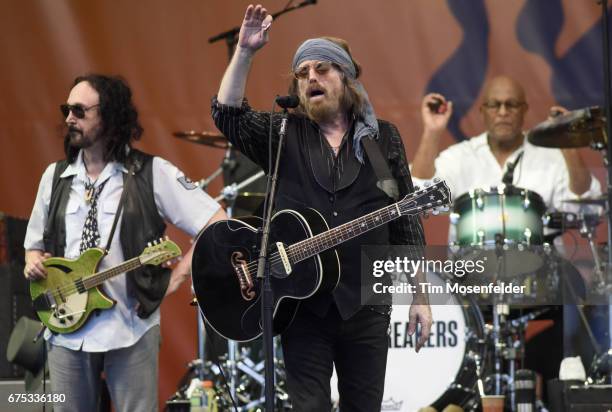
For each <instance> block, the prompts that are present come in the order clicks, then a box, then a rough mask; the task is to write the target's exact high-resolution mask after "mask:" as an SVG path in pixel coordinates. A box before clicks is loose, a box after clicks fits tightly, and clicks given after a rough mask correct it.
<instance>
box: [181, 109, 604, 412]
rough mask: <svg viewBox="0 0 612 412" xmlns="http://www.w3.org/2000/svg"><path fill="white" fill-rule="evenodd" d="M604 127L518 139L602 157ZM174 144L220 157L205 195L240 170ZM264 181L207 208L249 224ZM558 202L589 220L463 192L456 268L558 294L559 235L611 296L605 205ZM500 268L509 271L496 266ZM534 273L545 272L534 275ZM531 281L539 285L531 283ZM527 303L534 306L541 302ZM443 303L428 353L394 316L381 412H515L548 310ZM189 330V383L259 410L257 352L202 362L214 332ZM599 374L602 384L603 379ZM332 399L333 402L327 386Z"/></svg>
mask: <svg viewBox="0 0 612 412" xmlns="http://www.w3.org/2000/svg"><path fill="white" fill-rule="evenodd" d="M604 124H605V119H604V117H603V115H602V111H601V109H599V108H597V107H592V108H586V109H581V110H576V111H572V112H569V113H567V114H564V115H561V116H558V117H556V118H553V119H551V120H548V121H546V122H543V123H541V124H540V125H538V126H536V127H535V128H534V129H532V130H531V131H530V132H529V134H528V136H527V138H528V140H529V142H530V143H532V144H534V145H537V146H543V147H553V148H576V147H587V146H590V147H591V148H593V149H595V150H599V151H603V150H605V149H606V144H607V139H606V136H605V132H604ZM174 135H175V136H176V137H177V138H180V139H184V140H187V141H189V142H192V143H196V144H199V145H203V146H206V147H210V148H215V149H220V150H225V156H224V158H223V161H222V163H221V165H220V167H219V168H218V169H217V170H216V171H215V172H213V173H212V174H211V176H209V177H207V178H204V179H202V180H200V181H199V186H200V187H201V188H202V189H204V190H206V188H207V187H208V184H209V183H210V182H211V181H212V180H213V179H215V178H216V177H217V176H219V175H221V174H224V177H227V176H228V172H231V171H232V170H233V169H234V168H236V163H242V160H238V161H237V160H236V156H237V154H236V152H235V151H234V150H233V149H232V146H231V144H230V143H228V141H227V140H226V139H225V138H224V137H223V136H222V135H221V134H218V133H209V132H200V133H197V132H194V131H189V132H177V133H174ZM263 174H264V173H263V172H262V171H261V170H256V169H251V170H250V171H249V172H248V174H247V175H244V174H243V176H241V179H240V181H239V182H236V180H230V181H231V182H232V183H230V184H229V185H227V186H225V187H224V188H223V190H222V191H221V193H220V194H219V196H218V197H217V198H216V200H224V201H225V204H226V206H227V210H228V215H231V214H232V213H234V210H238V209H239V210H243V211H248V212H250V213H251V214H252V213H253V212H255V210H256V209H257V208H258V207H259V206H260V205H261V203H262V202H263V197H264V196H263V193H262V192H263V191H264V190H262V189H261V188H256V189H253V183H254V182H258V181H259V180H260V178H261V177H262V176H263ZM234 177H235V176H234ZM226 182H228V180H226ZM566 202H567V203H568V204H575V205H578V206H588V208H582V207H580V208H578V209H580V210H582V209H587V210H589V211H591V213H583V212H581V211H579V212H575V213H574V212H557V211H555V212H548V211H547V210H546V206H545V203H544V201H543V200H542V198H541V197H540V196H539V195H538V194H537V193H536V192H534V191H530V190H527V189H523V188H518V187H514V186H512V185H501V186H499V187H495V188H491V189H490V190H488V189H475V190H472V191H470V192H468V193H466V194H463V195H461V196H459V197H458V198H456V199H455V202H454V208H453V210H452V213H451V215H450V221H451V224H452V225H453V226H454V229H455V231H456V242H455V244H454V245H453V247H454V249H453V248H451V249H452V250H455V251H458V252H457V253H456V255H457V256H460V257H461V258H464V259H466V258H469V259H484V260H486V261H487V262H489V266H488V267H487V270H488V271H490V272H492V273H496V274H497V275H498V279H505V280H508V279H517V278H520V279H521V282H523V283H529V282H531V283H533V284H539V286H538V285H536V286H535V287H534V288H533V289H532V290H533V291H535V292H534V293H535V294H542V293H549V291H551V290H558V289H559V283H560V282H561V280H560V279H559V275H558V272H559V270H558V265H557V260H558V256H557V255H556V252H555V248H554V247H553V246H552V245H553V240H554V238H555V237H556V236H559V235H560V234H563V233H564V232H566V231H569V230H575V231H578V232H579V233H580V235H581V236H582V237H583V238H584V239H586V241H587V242H588V244H589V246H590V248H591V251H592V253H593V262H594V268H593V273H594V274H595V275H594V282H593V283H594V290H595V292H594V293H599V294H602V295H605V296H610V295H611V294H612V290H611V289H610V285H611V284H612V279H611V278H610V274H609V273H610V271H609V270H608V269H609V268H608V267H607V264H606V263H605V262H602V259H601V258H600V257H599V250H598V246H597V245H596V243H595V229H596V227H597V225H598V224H599V223H600V220H601V215H600V214H598V213H592V211H593V209H594V207H601V208H603V209H604V210H607V207H608V205H607V197H606V196H600V197H594V198H586V199H584V198H583V199H575V200H567V201H566ZM600 210H601V209H600ZM503 261H508V262H512V264H511V265H501V264H499V263H500V262H503ZM543 267H545V268H547V270H544V271H542V270H541V268H543ZM536 272H537V273H545V275H544V276H542V275H534V273H536ZM427 276H428V281H429V282H430V283H432V284H436V283H438V284H443V283H444V282H445V281H446V279H444V277H443V276H442V275H440V274H436V273H429V274H428V275H427ZM542 285H545V287H542ZM574 297H575V296H574ZM535 298H536V300H537V301H538V302H542V301H547V300H548V299H549V298H550V297H549V296H544V297H543V296H536V297H535ZM452 299H453V300H454V302H455V304H454V305H433V306H432V312H433V318H434V320H435V321H434V325H433V327H432V330H433V334H432V338H430V339H429V343H430V345H429V346H430V349H429V350H425V351H421V352H420V353H419V354H418V355H415V353H414V349H413V345H412V344H411V343H410V342H412V339H414V338H413V337H412V338H411V337H409V336H407V335H405V331H406V330H407V318H408V316H407V309H406V310H405V311H404V310H402V309H401V307H398V308H395V309H394V311H393V313H392V317H391V325H390V336H389V342H390V344H389V356H388V361H387V376H386V384H385V393H384V396H383V410H394V411H412V410H417V409H418V408H420V407H424V406H427V405H430V406H432V407H433V408H435V409H436V410H442V409H444V407H446V406H447V405H449V404H456V405H460V406H461V407H462V408H463V409H464V410H476V409H479V407H480V398H481V397H482V396H484V395H485V393H487V394H494V395H502V394H504V395H505V396H506V404H507V408H508V409H509V410H517V408H516V399H515V395H516V390H517V388H516V387H515V384H514V383H515V382H516V377H517V374H516V372H517V370H518V369H520V368H521V367H522V364H523V362H524V354H525V332H526V329H527V323H528V322H529V321H530V320H532V319H534V318H536V317H538V316H540V315H542V314H543V313H545V312H547V311H548V310H550V309H549V308H548V307H546V306H542V305H540V306H532V307H531V308H529V309H527V310H525V306H524V302H521V305H522V306H519V307H520V312H519V311H517V310H516V308H517V307H516V306H513V304H514V303H513V302H511V301H503V302H502V301H494V302H492V303H493V304H492V305H491V312H492V313H491V314H490V315H489V318H487V319H486V322H485V316H484V315H483V311H482V310H481V306H479V302H478V301H477V299H475V298H474V297H472V296H466V295H455V296H453V297H452ZM404 312H406V313H404ZM517 313H519V315H518V316H516V314H517ZM513 314H514V315H515V316H512V315H513ZM198 321H199V322H198V332H199V333H198V338H199V339H198V340H199V342H198V348H199V351H198V355H199V359H198V360H196V361H194V362H192V363H191V364H190V366H192V367H191V369H190V372H191V375H190V376H191V377H192V378H198V379H201V380H204V379H211V380H213V382H214V385H215V388H216V390H217V394H218V396H217V403H218V409H219V410H234V409H235V410H237V411H257V410H263V402H264V392H263V386H264V370H263V369H264V367H263V358H262V356H261V354H260V351H259V350H258V349H257V348H256V347H255V346H254V345H252V344H242V343H241V344H238V343H237V342H232V341H227V351H226V352H225V353H223V354H222V356H220V357H219V358H218V360H217V359H215V358H216V357H215V356H209V357H210V358H212V359H207V356H206V352H205V350H204V347H205V346H206V345H207V340H208V338H209V336H210V335H211V333H209V332H212V334H214V331H208V330H206V328H205V325H203V323H202V320H201V316H199V315H198ZM587 327H588V326H587ZM205 331H206V333H205ZM555 344H558V343H555ZM275 345H276V348H275V353H277V354H278V356H277V359H276V361H275V363H276V366H277V367H276V386H277V388H276V402H275V404H276V405H277V410H280V411H283V410H290V400H289V398H288V395H287V392H286V377H285V374H284V368H283V362H282V354H281V351H280V349H279V345H278V342H275ZM595 362H598V367H599V369H598V370H599V371H600V374H599V376H600V377H601V376H602V373H601V365H600V364H602V363H605V362H604V361H601V359H599V358H597V359H595ZM407 370H418V371H419V372H418V373H414V374H410V373H406V371H407ZM605 373H607V374H608V375H607V376H608V377H609V376H611V375H610V374H611V373H612V371H607V372H605V371H604V373H603V374H604V375H605ZM411 379H412V380H414V382H412V381H411ZM600 382H601V380H600ZM187 386H188V385H184V387H182V388H181V390H180V391H179V392H177V394H178V395H181V396H182V397H187V398H188V394H185V390H186V388H187ZM224 388H227V390H225V389H224ZM410 388H418V390H410ZM332 398H333V399H335V400H337V391H336V388H335V385H334V384H333V382H332Z"/></svg>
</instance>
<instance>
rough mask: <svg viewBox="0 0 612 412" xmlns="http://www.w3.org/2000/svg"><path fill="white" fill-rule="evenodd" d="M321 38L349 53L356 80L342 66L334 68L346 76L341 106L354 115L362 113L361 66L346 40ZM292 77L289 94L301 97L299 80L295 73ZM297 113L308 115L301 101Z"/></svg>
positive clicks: (343, 77)
mask: <svg viewBox="0 0 612 412" xmlns="http://www.w3.org/2000/svg"><path fill="white" fill-rule="evenodd" d="M321 38H322V39H326V40H329V41H331V42H333V43H336V44H337V45H338V46H340V47H342V48H343V49H344V50H345V51H346V52H347V53H348V55H349V57H350V58H351V62H352V63H353V65H354V66H355V79H352V78H350V77H349V76H347V74H346V71H345V70H344V69H343V68H342V66H338V65H336V64H334V67H336V68H337V69H339V70H340V71H341V72H342V73H343V74H344V76H342V82H343V84H344V93H343V98H342V102H341V106H342V107H343V108H344V109H346V110H347V111H348V112H349V113H352V114H358V113H361V112H362V110H363V104H364V100H365V99H364V96H363V94H362V93H361V92H360V91H359V89H358V88H357V86H356V79H358V78H359V76H360V75H361V72H362V69H361V65H360V64H359V63H358V62H357V61H356V60H355V59H354V58H353V55H352V53H351V49H350V47H349V45H348V42H347V41H346V40H343V39H340V38H338V37H329V36H323V37H321ZM290 75H291V79H292V80H291V82H290V84H289V91H288V93H289V94H291V95H296V96H298V95H299V88H298V80H297V79H296V78H295V76H294V75H293V73H290ZM295 112H296V113H299V114H304V115H305V114H306V111H305V109H304V106H303V105H302V102H301V100H300V105H299V106H298V107H297V108H296V109H295Z"/></svg>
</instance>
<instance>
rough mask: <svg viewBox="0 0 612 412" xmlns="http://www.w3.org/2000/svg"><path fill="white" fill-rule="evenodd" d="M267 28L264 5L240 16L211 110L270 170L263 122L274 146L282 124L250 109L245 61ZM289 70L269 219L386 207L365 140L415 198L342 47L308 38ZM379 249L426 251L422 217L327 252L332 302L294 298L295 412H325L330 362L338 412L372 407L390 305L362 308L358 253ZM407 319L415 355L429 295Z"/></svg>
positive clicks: (287, 346)
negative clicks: (293, 101)
mask: <svg viewBox="0 0 612 412" xmlns="http://www.w3.org/2000/svg"><path fill="white" fill-rule="evenodd" d="M271 23H272V17H271V16H270V15H268V13H267V11H266V9H265V8H263V7H262V6H260V5H257V6H255V7H254V6H252V5H250V6H249V7H248V8H247V10H246V14H245V17H244V21H243V23H242V27H241V29H240V35H239V39H238V44H237V47H236V51H235V53H234V56H233V58H232V60H231V62H230V64H229V66H228V68H227V70H226V72H225V75H224V77H223V80H222V82H221V86H220V88H219V93H218V95H217V96H216V97H215V98H214V99H213V103H212V114H213V118H214V120H215V123H216V125H217V127H218V128H219V129H220V130H221V131H222V132H223V133H224V134H225V135H226V136H227V138H228V139H229V140H230V141H231V142H232V144H234V146H235V147H236V148H238V149H239V150H240V151H242V152H243V153H244V154H245V155H246V156H248V157H249V158H251V159H252V160H253V161H255V162H256V163H258V164H259V165H260V166H261V167H262V168H264V169H267V168H268V166H267V165H268V149H267V148H268V143H267V142H268V132H269V124H270V121H272V129H273V136H272V139H273V146H274V147H277V144H278V130H279V124H280V120H279V119H278V116H274V117H271V115H270V113H265V112H258V111H254V110H252V109H251V107H250V106H249V105H248V103H247V101H246V99H244V90H245V85H246V79H247V76H248V73H249V69H250V67H251V63H252V61H253V57H254V55H255V53H256V51H257V50H258V49H260V48H261V47H263V46H264V45H265V44H266V43H267V41H268V30H269V28H270V26H271ZM292 71H293V75H294V78H293V80H292V82H291V85H290V88H289V92H290V93H291V94H296V95H298V97H299V100H300V105H299V107H298V108H297V109H296V110H295V112H294V113H292V114H290V116H289V123H288V126H287V139H286V141H285V147H284V149H283V155H282V158H281V163H280V166H279V182H278V188H277V195H276V204H275V209H276V210H281V209H301V208H305V207H310V208H313V209H316V210H317V211H319V213H321V215H322V216H323V217H324V218H325V220H326V221H327V222H328V224H329V226H330V227H336V226H339V225H341V224H343V223H346V222H349V221H351V220H353V219H356V218H358V217H361V216H363V215H365V214H367V213H369V212H372V211H374V210H377V209H380V208H382V207H384V206H386V205H388V204H389V203H391V202H392V200H391V198H390V196H388V195H387V194H386V192H384V191H383V190H380V189H379V188H378V187H377V181H378V180H377V175H376V173H375V170H374V168H373V166H372V163H371V162H370V159H369V158H368V153H366V149H365V148H364V142H365V141H366V140H367V139H373V141H374V142H375V143H376V144H375V145H374V147H375V148H377V149H378V150H380V153H381V154H382V155H383V156H382V157H383V158H384V160H385V161H386V163H387V165H388V168H389V169H390V171H391V174H392V176H393V178H394V179H395V181H396V182H397V188H398V190H399V195H400V196H404V195H406V194H408V193H410V192H412V191H413V190H414V189H413V186H412V180H411V177H410V172H409V170H408V166H407V162H406V155H405V150H404V146H403V144H402V139H401V137H400V135H399V133H398V131H397V129H396V127H395V126H394V125H392V124H390V123H388V122H385V121H382V120H378V119H376V116H375V114H374V110H373V108H372V106H371V104H370V102H369V100H368V96H367V93H366V92H365V90H364V88H363V85H362V84H361V82H360V81H359V80H358V77H359V74H360V71H361V68H360V66H359V65H358V64H357V63H356V62H355V60H353V58H352V57H351V53H350V50H349V48H348V45H347V44H346V42H344V41H343V40H340V39H334V38H318V39H310V40H307V41H305V42H304V43H303V44H302V45H301V46H300V47H299V48H298V50H297V52H296V54H295V56H294V58H293V63H292ZM368 143H369V142H368ZM370 147H371V146H370ZM273 151H274V152H273V153H275V152H276V148H273ZM368 151H369V149H368ZM376 244H379V245H384V244H401V245H417V246H419V247H421V246H423V245H424V234H423V229H422V226H421V223H420V220H419V219H418V218H416V217H407V216H404V217H402V218H400V219H398V220H396V221H394V222H393V224H391V225H384V226H382V227H380V228H378V229H376V230H373V231H370V232H367V233H364V234H362V235H360V236H358V237H356V238H353V239H351V240H349V241H347V242H345V243H342V244H341V245H339V246H338V247H337V248H336V250H337V252H338V255H339V258H340V267H341V277H340V282H339V284H338V286H337V287H336V289H335V290H334V292H333V294H324V295H321V296H316V297H313V298H310V299H307V300H305V301H303V302H302V303H301V305H300V307H299V310H298V312H297V314H296V317H295V319H294V321H293V322H292V324H291V326H289V328H288V329H287V330H286V331H285V332H284V333H283V335H282V345H283V355H284V361H285V366H286V368H287V377H288V389H289V394H290V396H291V399H292V403H293V408H294V410H296V411H324V410H329V408H330V404H331V403H330V378H331V376H332V370H333V366H334V365H335V367H336V371H337V374H338V390H339V393H340V409H341V410H342V411H343V412H347V411H376V410H380V407H381V400H382V395H383V388H384V378H385V367H386V357H387V348H388V337H387V330H388V327H389V321H390V316H389V309H390V308H389V307H388V306H386V307H385V306H370V305H362V303H361V301H360V292H361V282H360V269H361V268H360V251H361V246H362V245H376ZM417 249H418V248H417ZM408 316H409V320H410V323H409V332H410V333H411V334H412V333H414V332H415V330H416V327H417V324H419V323H420V324H421V330H422V332H421V334H420V337H419V338H418V341H417V344H416V349H417V350H418V349H419V348H420V347H421V346H422V345H423V343H424V342H425V341H426V340H427V337H428V336H429V331H430V328H431V323H432V317H431V310H430V307H429V302H428V299H427V296H426V295H422V294H417V295H415V297H414V301H413V304H412V306H411V307H410V312H409V315H408Z"/></svg>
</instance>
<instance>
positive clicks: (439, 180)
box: [433, 177, 442, 183]
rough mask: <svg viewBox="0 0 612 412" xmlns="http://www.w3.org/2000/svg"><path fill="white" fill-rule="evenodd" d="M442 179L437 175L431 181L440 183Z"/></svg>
mask: <svg viewBox="0 0 612 412" xmlns="http://www.w3.org/2000/svg"><path fill="white" fill-rule="evenodd" d="M441 181H442V179H440V178H439V177H434V180H433V182H434V183H440V182H441Z"/></svg>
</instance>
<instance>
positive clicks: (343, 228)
mask: <svg viewBox="0 0 612 412" xmlns="http://www.w3.org/2000/svg"><path fill="white" fill-rule="evenodd" d="M422 196H423V195H420V196H418V197H416V198H414V199H411V201H414V200H416V199H418V198H420V197H422ZM438 202H440V201H438ZM396 205H397V203H394V204H392V205H389V206H387V207H385V208H383V209H382V210H377V211H374V212H372V213H369V214H367V215H364V216H362V217H360V218H357V219H355V220H353V221H350V222H347V223H345V224H343V225H340V226H338V227H336V228H334V229H332V230H331V231H334V230H337V231H338V232H340V233H341V234H343V235H344V234H348V233H349V232H351V230H347V229H348V227H349V226H351V225H352V224H353V223H354V222H355V221H357V220H360V219H364V220H367V219H366V218H368V217H371V215H374V214H377V213H378V214H382V213H384V212H386V213H387V215H386V216H387V217H390V216H391V215H390V214H389V213H388V212H389V211H390V210H396ZM400 209H401V208H400ZM418 209H419V208H412V209H411V208H408V209H405V210H401V211H402V212H403V213H411V212H413V211H415V210H416V211H418V212H421V211H419V210H418ZM400 216H401V214H400ZM394 217H398V216H397V215H395V216H394ZM391 220H393V219H391ZM389 221H390V220H389ZM389 221H387V222H383V224H384V223H388V222H389ZM379 226H380V225H379ZM331 231H329V232H328V233H326V234H324V236H322V238H323V237H330V236H332V235H330V232H331ZM363 233H365V232H363ZM359 234H361V233H359ZM359 234H357V235H354V232H353V236H352V237H355V236H358V235H359ZM315 238H316V236H315V237H311V238H306V239H303V240H301V241H300V242H297V243H295V244H293V245H291V246H290V247H289V249H291V248H294V247H296V246H297V245H299V244H300V243H302V242H308V241H312V240H313V239H315ZM322 238H321V240H320V241H321V242H322V241H323V240H322ZM326 250H327V249H326ZM290 253H291V250H290V251H289V253H288V254H290ZM314 255H316V253H315V254H313V255H311V256H314ZM278 256H280V253H278V252H274V253H273V254H272V255H271V256H270V264H271V265H275V264H276V263H278V262H281V261H282V258H280V257H278ZM311 256H307V257H311ZM277 257H278V258H277ZM258 266H259V262H257V261H252V262H250V263H248V264H247V269H248V270H249V272H252V271H253V270H254V269H256V268H257V267H258Z"/></svg>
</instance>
